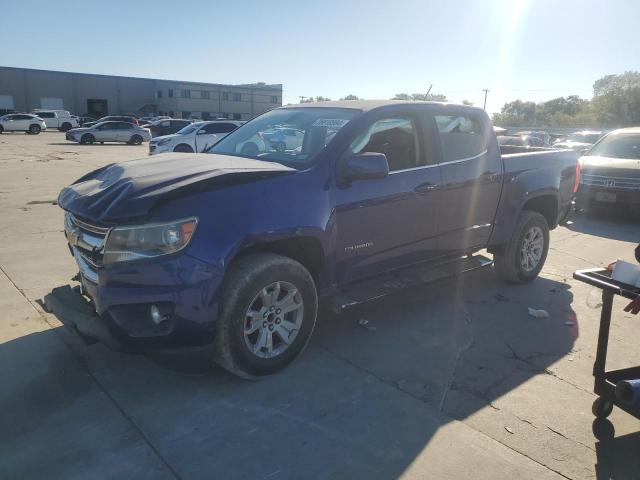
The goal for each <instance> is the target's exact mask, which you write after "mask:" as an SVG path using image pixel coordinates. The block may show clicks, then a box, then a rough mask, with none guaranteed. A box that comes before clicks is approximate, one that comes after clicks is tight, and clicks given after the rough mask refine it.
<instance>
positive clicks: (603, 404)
mask: <svg viewBox="0 0 640 480" xmlns="http://www.w3.org/2000/svg"><path fill="white" fill-rule="evenodd" d="M612 411H613V402H611V401H609V400H605V399H604V398H602V397H598V398H596V399H595V400H594V401H593V405H592V406H591V412H592V413H593V414H594V415H595V416H596V417H598V418H607V417H608V416H609V415H611V412H612Z"/></svg>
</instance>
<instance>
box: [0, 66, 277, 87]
mask: <svg viewBox="0 0 640 480" xmlns="http://www.w3.org/2000/svg"><path fill="white" fill-rule="evenodd" d="M2 69H7V70H20V71H29V72H39V73H62V74H66V75H81V76H87V77H101V78H126V79H128V80H150V81H155V82H174V83H182V84H189V85H209V86H214V87H234V88H248V89H258V90H261V89H264V90H272V89H278V88H279V89H281V90H282V84H281V83H273V84H267V83H265V84H260V83H243V84H232V83H211V82H193V81H189V80H172V79H168V78H150V77H127V76H124V75H104V74H101V73H81V72H67V71H63V70H45V69H41V68H25V67H9V66H3V65H0V70H2Z"/></svg>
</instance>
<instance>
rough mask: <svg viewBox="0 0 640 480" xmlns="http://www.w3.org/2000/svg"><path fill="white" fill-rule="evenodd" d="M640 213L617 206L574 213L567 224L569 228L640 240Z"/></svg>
mask: <svg viewBox="0 0 640 480" xmlns="http://www.w3.org/2000/svg"><path fill="white" fill-rule="evenodd" d="M639 223H640V213H638V212H633V211H629V210H627V209H624V208H623V209H620V208H615V207H609V208H604V207H600V208H594V209H591V210H587V211H583V212H580V213H573V214H572V215H571V217H570V218H569V222H568V223H567V224H566V225H565V227H567V228H568V229H569V230H571V231H574V232H579V233H586V234H588V235H595V236H597V237H605V238H611V239H614V240H619V241H622V242H633V243H637V242H638V240H639V239H638V228H637V226H638V224H639Z"/></svg>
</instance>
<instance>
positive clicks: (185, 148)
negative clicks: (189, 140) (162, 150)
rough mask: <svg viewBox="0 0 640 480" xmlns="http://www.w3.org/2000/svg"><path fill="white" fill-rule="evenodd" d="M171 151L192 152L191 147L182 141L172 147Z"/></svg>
mask: <svg viewBox="0 0 640 480" xmlns="http://www.w3.org/2000/svg"><path fill="white" fill-rule="evenodd" d="M173 151H174V152H181V153H193V148H191V147H190V146H189V145H185V144H184V143H181V144H180V145H178V146H177V147H176V148H174V149H173Z"/></svg>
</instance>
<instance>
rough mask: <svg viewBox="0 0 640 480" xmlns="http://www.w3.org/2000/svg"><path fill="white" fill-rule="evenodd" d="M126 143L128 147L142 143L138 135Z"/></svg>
mask: <svg viewBox="0 0 640 480" xmlns="http://www.w3.org/2000/svg"><path fill="white" fill-rule="evenodd" d="M127 143H128V144H129V145H140V144H141V143H142V137H141V136H140V135H133V136H132V137H131V139H130V140H129V141H128V142H127Z"/></svg>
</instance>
